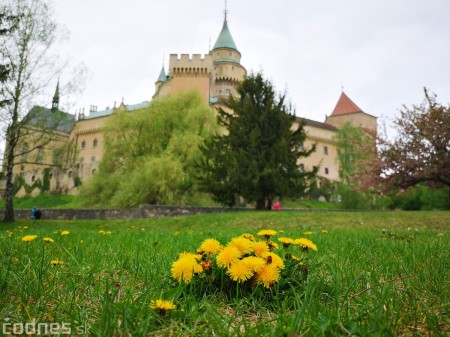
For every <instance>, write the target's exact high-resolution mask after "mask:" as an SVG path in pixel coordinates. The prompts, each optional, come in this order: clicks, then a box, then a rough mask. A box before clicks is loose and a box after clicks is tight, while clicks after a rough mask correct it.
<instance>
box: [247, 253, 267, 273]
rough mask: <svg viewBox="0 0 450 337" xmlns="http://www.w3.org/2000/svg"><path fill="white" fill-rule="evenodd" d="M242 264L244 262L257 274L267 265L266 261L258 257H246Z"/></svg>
mask: <svg viewBox="0 0 450 337" xmlns="http://www.w3.org/2000/svg"><path fill="white" fill-rule="evenodd" d="M242 262H244V264H246V265H247V266H248V267H249V268H250V269H251V270H253V272H255V273H258V272H260V271H261V269H262V268H263V266H265V265H266V260H264V259H263V258H261V257H257V256H248V257H244V258H243V259H242Z"/></svg>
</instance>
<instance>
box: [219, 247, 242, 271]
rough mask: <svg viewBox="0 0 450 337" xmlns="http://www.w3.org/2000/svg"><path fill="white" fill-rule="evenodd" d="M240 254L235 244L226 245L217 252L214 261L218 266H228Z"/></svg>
mask: <svg viewBox="0 0 450 337" xmlns="http://www.w3.org/2000/svg"><path fill="white" fill-rule="evenodd" d="M241 256H242V253H241V252H240V251H239V250H238V249H237V248H236V247H235V246H227V247H225V248H224V249H223V250H222V251H221V252H220V253H219V254H217V256H216V262H217V265H218V266H219V267H222V268H228V267H229V266H230V265H231V264H232V263H234V262H236V261H237V260H238V259H239V258H240V257H241Z"/></svg>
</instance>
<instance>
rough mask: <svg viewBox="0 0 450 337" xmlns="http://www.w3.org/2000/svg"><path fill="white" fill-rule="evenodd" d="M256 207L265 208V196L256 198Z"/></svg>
mask: <svg viewBox="0 0 450 337" xmlns="http://www.w3.org/2000/svg"><path fill="white" fill-rule="evenodd" d="M255 208H256V209H265V208H266V198H262V199H258V200H256V207H255Z"/></svg>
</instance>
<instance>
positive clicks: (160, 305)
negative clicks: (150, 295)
mask: <svg viewBox="0 0 450 337" xmlns="http://www.w3.org/2000/svg"><path fill="white" fill-rule="evenodd" d="M149 308H151V309H157V310H162V311H167V310H174V309H176V308H177V306H176V305H175V304H173V303H172V302H171V301H165V300H156V301H151V302H150V306H149Z"/></svg>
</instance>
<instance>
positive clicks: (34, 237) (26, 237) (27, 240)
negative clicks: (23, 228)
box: [22, 235, 37, 242]
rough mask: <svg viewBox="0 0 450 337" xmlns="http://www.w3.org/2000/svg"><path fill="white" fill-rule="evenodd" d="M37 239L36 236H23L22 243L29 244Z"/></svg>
mask: <svg viewBox="0 0 450 337" xmlns="http://www.w3.org/2000/svg"><path fill="white" fill-rule="evenodd" d="M36 238H37V235H25V236H24V237H23V238H22V241H24V242H30V241H33V240H34V239H36Z"/></svg>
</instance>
